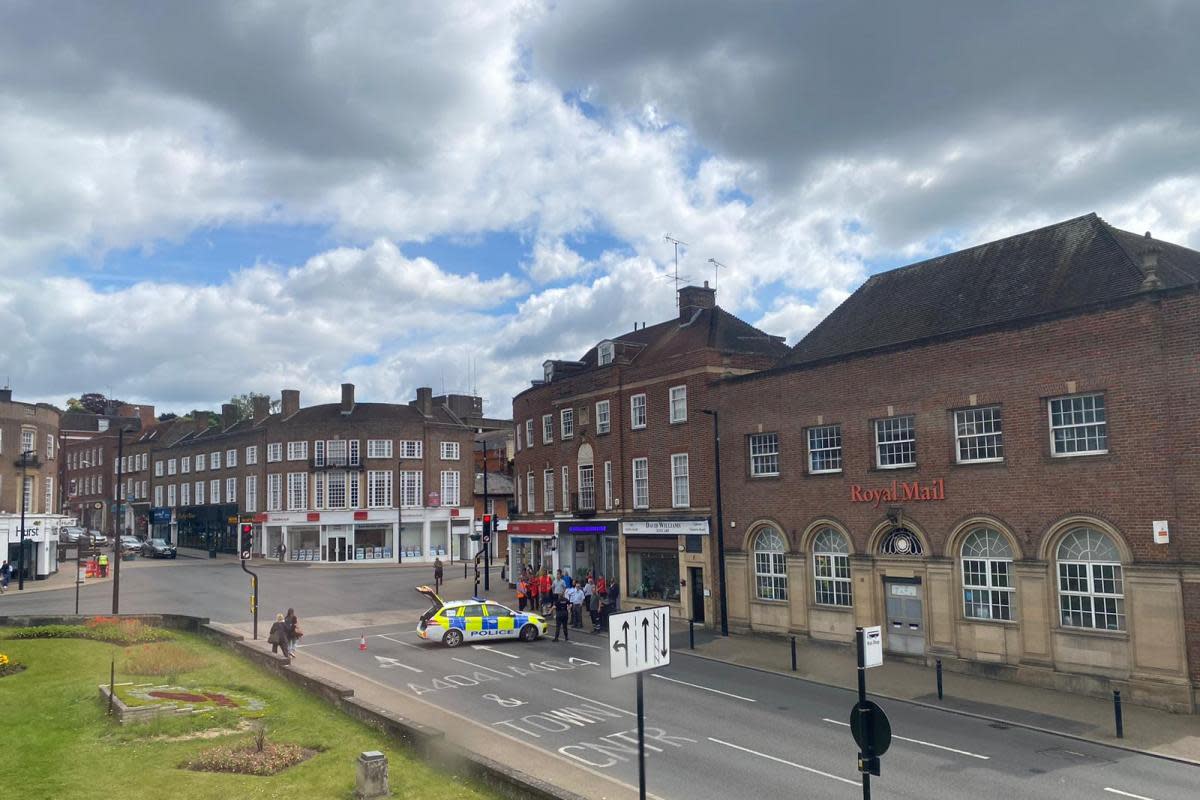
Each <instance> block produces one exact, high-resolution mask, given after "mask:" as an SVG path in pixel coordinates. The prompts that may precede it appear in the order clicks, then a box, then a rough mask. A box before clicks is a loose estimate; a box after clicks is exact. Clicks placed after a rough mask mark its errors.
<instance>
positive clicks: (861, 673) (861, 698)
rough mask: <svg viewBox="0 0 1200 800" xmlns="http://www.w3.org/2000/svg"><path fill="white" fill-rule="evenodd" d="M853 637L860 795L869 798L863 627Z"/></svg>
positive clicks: (868, 715) (868, 718)
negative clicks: (860, 727) (860, 733)
mask: <svg viewBox="0 0 1200 800" xmlns="http://www.w3.org/2000/svg"><path fill="white" fill-rule="evenodd" d="M854 639H855V641H856V642H857V643H858V707H859V710H860V713H861V714H862V715H863V717H862V719H863V747H862V751H861V752H860V753H859V754H858V759H859V771H860V772H861V773H862V795H863V800H871V772H870V769H869V768H867V765H869V763H870V760H871V756H872V755H873V754H872V747H871V736H872V734H873V731H872V729H871V722H872V720H871V710H870V707H869V706H868V705H867V666H866V661H865V658H864V652H863V650H864V645H863V629H862V628H857V629H856V630H855V633H854Z"/></svg>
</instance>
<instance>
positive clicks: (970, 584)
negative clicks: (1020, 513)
mask: <svg viewBox="0 0 1200 800" xmlns="http://www.w3.org/2000/svg"><path fill="white" fill-rule="evenodd" d="M968 547H971V548H972V552H970V553H968V552H967V548H968ZM958 555H959V567H960V568H961V570H962V600H963V617H965V618H966V619H978V620H986V621H989V622H996V621H1002V622H1014V621H1015V620H1014V617H1015V608H1014V603H1013V600H1014V599H1015V597H1016V591H1017V590H1016V587H1015V586H1014V584H1013V551H1012V547H1011V546H1010V545H1009V543H1008V540H1007V539H1005V538H1004V534H1002V533H1000V532H999V531H997V530H995V529H993V528H988V527H986V526H985V527H979V528H972V529H971V530H970V531H968V532H967V535H966V536H965V537H963V542H962V544H961V545H960V546H959V548H958Z"/></svg>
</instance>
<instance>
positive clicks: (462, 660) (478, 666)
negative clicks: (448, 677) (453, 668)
mask: <svg viewBox="0 0 1200 800" xmlns="http://www.w3.org/2000/svg"><path fill="white" fill-rule="evenodd" d="M450 660H451V661H457V662H458V663H460V664H467V665H469V666H472V667H474V668H475V669H485V670H487V671H488V672H494V673H496V674H497V675H499V676H501V677H503V678H511V677H512V675H510V674H509V673H507V672H501V671H500V670H498V669H492V668H491V667H485V666H484V665H483V664H476V663H475V662H474V661H467V660H466V659H465V658H458V657H457V656H451V657H450Z"/></svg>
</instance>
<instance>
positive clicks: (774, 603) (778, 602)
mask: <svg viewBox="0 0 1200 800" xmlns="http://www.w3.org/2000/svg"><path fill="white" fill-rule="evenodd" d="M789 602H791V601H789V600H767V599H765V598H762V597H752V598H750V603H751V605H754V604H757V605H760V606H786V605H787V604H788V603H789Z"/></svg>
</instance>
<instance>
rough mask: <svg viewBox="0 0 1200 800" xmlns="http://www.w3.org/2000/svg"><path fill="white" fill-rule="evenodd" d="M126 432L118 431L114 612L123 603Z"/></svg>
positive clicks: (117, 612)
mask: <svg viewBox="0 0 1200 800" xmlns="http://www.w3.org/2000/svg"><path fill="white" fill-rule="evenodd" d="M126 433H127V429H126V428H121V430H120V431H119V432H118V433H117V513H116V514H114V515H113V516H114V517H115V518H116V524H115V525H114V526H113V527H114V528H115V529H116V530H115V531H114V533H113V610H112V613H113V614H119V613H120V603H121V528H122V526H123V524H124V522H125V513H124V512H125V504H124V491H123V488H124V487H123V486H122V483H123V482H124V476H125V471H124V467H125V465H124V464H123V463H122V457H123V456H124V454H125V434H126Z"/></svg>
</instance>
